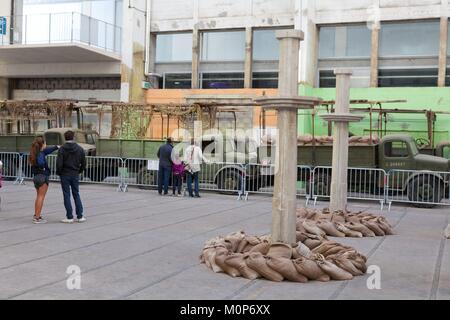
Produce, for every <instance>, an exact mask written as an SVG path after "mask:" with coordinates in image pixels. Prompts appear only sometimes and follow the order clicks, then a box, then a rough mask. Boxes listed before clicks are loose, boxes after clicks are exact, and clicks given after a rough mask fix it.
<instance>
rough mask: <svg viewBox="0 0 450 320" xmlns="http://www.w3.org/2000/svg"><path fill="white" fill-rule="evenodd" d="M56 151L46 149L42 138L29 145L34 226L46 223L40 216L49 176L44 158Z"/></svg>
mask: <svg viewBox="0 0 450 320" xmlns="http://www.w3.org/2000/svg"><path fill="white" fill-rule="evenodd" d="M56 150H58V146H53V147H47V145H46V144H45V141H44V138H43V137H37V138H36V139H35V140H34V142H33V144H32V145H31V150H30V157H29V163H30V165H31V173H32V174H33V182H34V187H35V188H36V201H35V203H34V216H33V223H36V224H40V223H46V222H47V221H46V220H45V219H43V218H42V216H41V212H42V206H43V205H44V200H45V195H46V194H47V190H48V184H49V176H50V169H49V167H48V163H47V159H46V156H47V155H49V154H51V153H52V152H54V151H56Z"/></svg>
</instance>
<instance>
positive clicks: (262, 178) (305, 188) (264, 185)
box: [245, 164, 312, 205]
mask: <svg viewBox="0 0 450 320" xmlns="http://www.w3.org/2000/svg"><path fill="white" fill-rule="evenodd" d="M245 171H246V176H247V179H246V180H245V196H246V198H247V197H248V194H268V195H272V194H273V191H274V184H275V179H274V177H275V165H262V164H247V165H246V166H245ZM311 172H312V171H311V167H308V166H297V191H296V193H297V196H299V197H305V198H306V205H308V202H309V199H310V192H309V190H310V188H309V184H310V179H311Z"/></svg>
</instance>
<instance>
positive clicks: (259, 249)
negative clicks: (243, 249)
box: [249, 241, 270, 255]
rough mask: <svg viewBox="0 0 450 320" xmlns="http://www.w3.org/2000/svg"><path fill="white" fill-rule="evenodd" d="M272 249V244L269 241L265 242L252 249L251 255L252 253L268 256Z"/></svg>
mask: <svg viewBox="0 0 450 320" xmlns="http://www.w3.org/2000/svg"><path fill="white" fill-rule="evenodd" d="M269 249H270V243H269V242H267V241H263V242H261V243H260V244H257V245H256V246H254V247H253V248H251V249H250V251H249V253H251V252H259V253H261V254H263V255H267V253H268V252H269Z"/></svg>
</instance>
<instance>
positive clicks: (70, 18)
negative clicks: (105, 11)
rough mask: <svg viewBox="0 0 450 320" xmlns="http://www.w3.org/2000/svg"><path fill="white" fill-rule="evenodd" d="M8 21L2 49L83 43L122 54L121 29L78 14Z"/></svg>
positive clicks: (22, 17) (25, 17)
mask: <svg viewBox="0 0 450 320" xmlns="http://www.w3.org/2000/svg"><path fill="white" fill-rule="evenodd" d="M6 20H7V26H8V28H7V31H8V32H7V33H6V34H5V35H0V45H9V44H57V43H83V44H87V45H89V46H92V47H96V48H100V49H103V50H105V51H109V52H115V53H121V43H122V29H121V28H120V27H119V26H116V25H113V24H110V23H107V22H104V21H101V20H98V19H95V18H92V17H90V16H87V15H83V14H81V13H78V12H69V13H49V14H29V15H15V16H13V17H12V19H11V16H9V17H6ZM11 23H12V28H10V26H11ZM11 32H12V33H13V36H12V38H11V36H10V33H11Z"/></svg>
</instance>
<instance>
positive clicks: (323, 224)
mask: <svg viewBox="0 0 450 320" xmlns="http://www.w3.org/2000/svg"><path fill="white" fill-rule="evenodd" d="M316 225H317V227H319V228H320V229H322V230H323V231H324V232H325V233H326V234H327V235H328V236H332V237H340V238H343V237H345V233H343V232H340V231H339V230H338V229H336V227H335V226H334V224H333V223H332V222H330V221H327V220H319V221H317V222H316Z"/></svg>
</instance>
